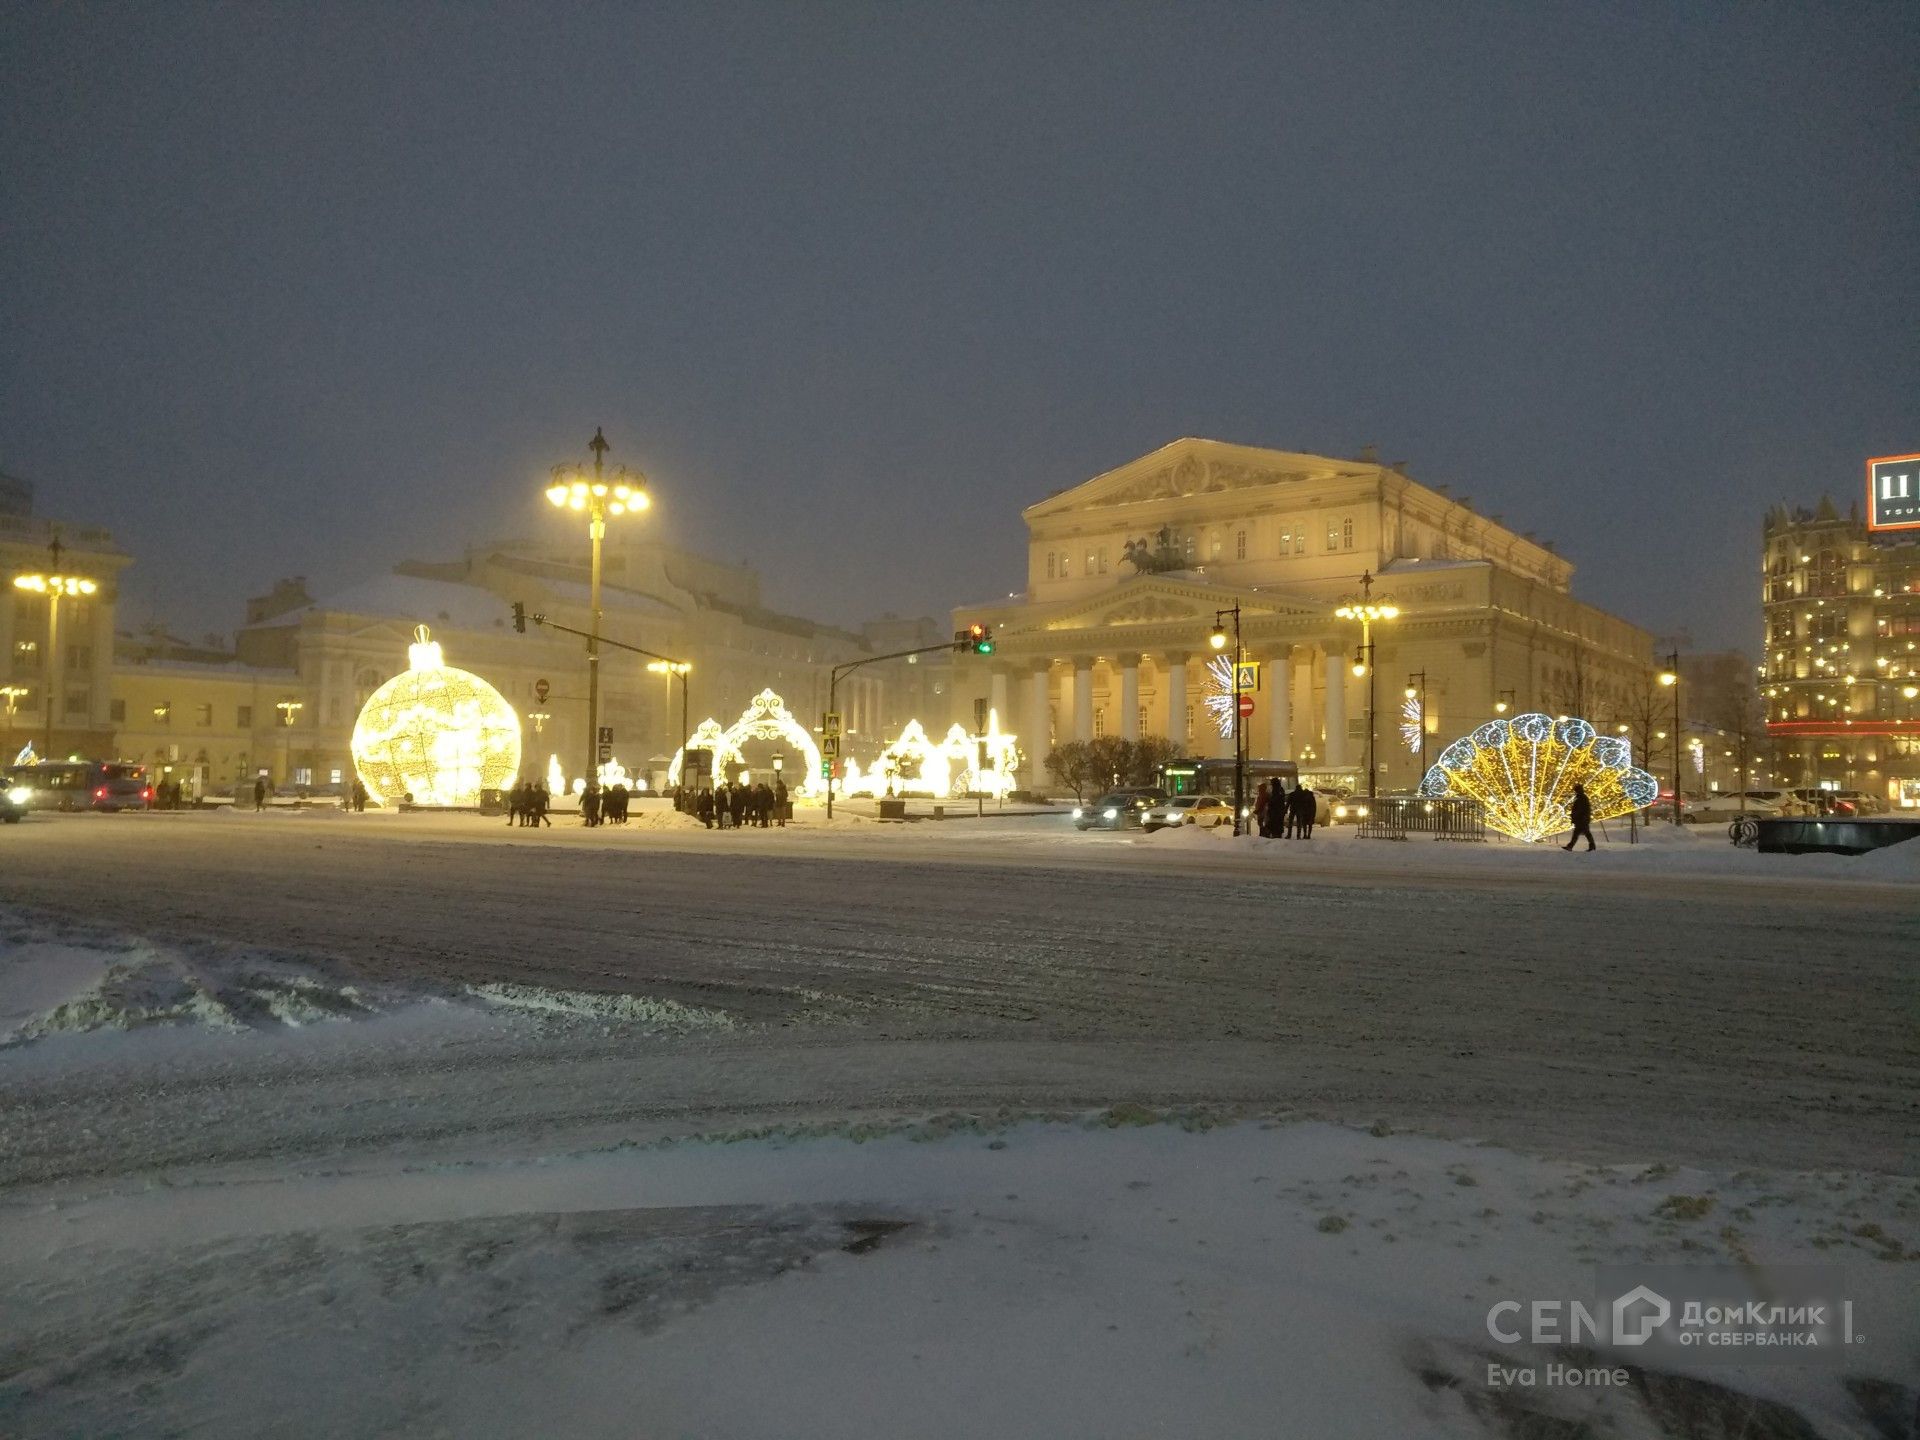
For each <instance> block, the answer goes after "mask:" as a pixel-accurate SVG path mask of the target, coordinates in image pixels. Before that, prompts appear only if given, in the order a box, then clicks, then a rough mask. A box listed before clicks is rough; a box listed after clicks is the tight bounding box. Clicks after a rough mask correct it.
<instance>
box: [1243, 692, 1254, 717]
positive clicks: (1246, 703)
mask: <svg viewBox="0 0 1920 1440" xmlns="http://www.w3.org/2000/svg"><path fill="white" fill-rule="evenodd" d="M1251 714H1253V696H1251V695H1242V696H1241V697H1240V718H1241V719H1242V720H1244V719H1246V718H1247V716H1249V715H1251Z"/></svg>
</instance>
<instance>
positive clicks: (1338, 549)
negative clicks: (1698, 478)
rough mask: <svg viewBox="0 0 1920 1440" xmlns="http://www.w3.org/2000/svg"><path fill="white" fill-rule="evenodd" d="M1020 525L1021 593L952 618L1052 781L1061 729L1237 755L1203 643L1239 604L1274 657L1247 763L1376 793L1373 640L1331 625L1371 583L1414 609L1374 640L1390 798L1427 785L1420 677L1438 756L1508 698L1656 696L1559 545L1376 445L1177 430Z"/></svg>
mask: <svg viewBox="0 0 1920 1440" xmlns="http://www.w3.org/2000/svg"><path fill="white" fill-rule="evenodd" d="M1023 518H1024V520H1025V521H1026V525H1027V552H1028V553H1027V586H1026V590H1025V592H1024V593H1023V594H1021V595H1019V596H1016V597H1014V598H1012V599H1010V600H1007V601H1005V602H998V603H989V604H984V605H972V606H965V607H962V608H961V609H959V610H956V611H955V613H954V622H955V626H956V627H958V626H961V625H965V624H969V623H972V622H974V621H979V622H982V623H985V624H988V625H991V626H993V627H994V632H995V639H996V641H997V643H998V648H997V651H996V654H995V656H994V660H993V663H992V664H991V665H990V666H986V665H964V666H961V667H959V668H958V669H956V671H955V672H954V673H955V681H956V684H958V685H960V686H962V687H963V693H962V695H961V697H960V699H961V705H960V707H959V708H958V709H957V710H956V713H965V712H966V709H967V702H968V701H969V700H970V699H972V698H973V697H974V696H976V695H979V696H984V697H985V698H986V699H987V700H988V702H989V704H990V705H992V706H993V707H994V708H995V709H996V710H997V711H998V713H999V714H1001V715H1002V716H1006V717H1010V718H1009V724H1008V728H1009V729H1011V730H1013V731H1015V732H1016V733H1018V734H1019V735H1020V737H1021V747H1022V748H1023V749H1025V750H1027V751H1028V752H1029V753H1030V754H1031V755H1032V756H1033V757H1034V768H1033V771H1032V776H1033V783H1035V784H1037V785H1040V786H1044V785H1045V784H1046V783H1047V782H1046V780H1045V778H1044V771H1043V770H1041V769H1039V765H1040V762H1041V761H1042V760H1043V759H1044V757H1045V755H1046V753H1047V751H1048V749H1049V748H1050V745H1052V744H1057V743H1059V742H1060V741H1063V740H1070V739H1092V738H1094V737H1095V736H1099V735H1119V736H1122V737H1126V738H1134V737H1138V736H1140V735H1143V734H1155V735H1163V736H1166V737H1168V738H1169V739H1171V740H1172V741H1173V742H1174V744H1175V746H1176V747H1177V748H1178V749H1180V750H1182V751H1185V752H1187V753H1192V754H1200V755H1219V756H1224V755H1228V754H1230V753H1231V749H1232V742H1231V740H1230V739H1228V738H1225V737H1223V736H1221V735H1220V733H1219V732H1218V729H1217V728H1216V727H1215V726H1213V725H1212V724H1210V723H1209V716H1208V710H1207V705H1206V695H1207V687H1208V685H1209V683H1210V681H1209V675H1208V671H1207V662H1208V660H1209V659H1211V658H1212V656H1211V652H1210V651H1209V649H1208V643H1207V640H1208V634H1209V632H1210V631H1211V629H1212V625H1213V617H1214V613H1215V611H1216V610H1222V609H1226V608H1228V607H1230V606H1232V605H1234V604H1236V603H1237V604H1238V605H1239V606H1240V608H1241V625H1242V634H1243V637H1244V639H1245V643H1246V646H1247V649H1248V652H1249V656H1250V658H1252V659H1254V660H1256V661H1258V662H1260V664H1261V674H1260V681H1259V688H1258V689H1257V690H1256V691H1255V693H1254V714H1253V716H1252V717H1251V718H1250V719H1249V721H1248V722H1247V723H1248V724H1249V726H1250V727H1251V731H1250V733H1251V735H1252V741H1251V744H1250V751H1251V753H1252V754H1253V755H1254V756H1256V757H1263V758H1271V759H1290V760H1294V761H1295V762H1297V763H1298V764H1300V766H1301V768H1302V770H1303V771H1305V772H1307V773H1309V774H1312V775H1317V776H1319V777H1321V779H1322V780H1323V782H1325V783H1331V784H1344V785H1354V786H1359V785H1363V784H1364V782H1365V776H1364V773H1363V772H1362V771H1361V768H1360V767H1362V766H1363V765H1364V764H1365V754H1366V748H1367V720H1366V712H1367V696H1368V684H1367V680H1366V679H1365V678H1363V677H1361V676H1356V675H1355V674H1354V673H1353V670H1354V667H1353V661H1354V658H1355V651H1356V649H1357V647H1358V646H1359V645H1360V643H1361V631H1360V626H1359V625H1358V624H1357V623H1353V622H1349V621H1346V620H1343V619H1341V618H1340V617H1339V616H1338V614H1337V613H1336V612H1337V611H1338V609H1339V608H1340V607H1341V605H1342V604H1343V603H1345V602H1347V601H1349V600H1352V599H1354V598H1356V597H1358V596H1359V595H1360V593H1361V590H1362V588H1363V583H1364V584H1366V585H1367V586H1368V587H1369V589H1370V596H1371V599H1372V600H1374V601H1376V602H1380V603H1383V604H1391V605H1393V606H1395V607H1397V609H1398V611H1399V613H1398V615H1397V616H1396V617H1395V618H1394V619H1392V620H1391V621H1386V622H1382V623H1378V624H1375V625H1374V626H1373V627H1372V641H1373V644H1374V647H1375V649H1374V663H1375V667H1376V673H1375V676H1374V679H1375V685H1374V692H1373V693H1374V696H1375V700H1374V707H1375V714H1376V725H1375V732H1376V737H1377V738H1376V740H1375V747H1374V748H1375V763H1376V764H1377V766H1378V767H1379V774H1378V776H1377V779H1378V785H1379V788H1381V789H1383V790H1384V789H1411V788H1413V786H1415V785H1416V784H1418V783H1419V780H1420V758H1419V753H1418V750H1417V749H1409V747H1408V746H1406V745H1405V744H1403V743H1402V742H1401V737H1400V734H1399V728H1398V727H1399V723H1400V718H1401V706H1402V700H1403V691H1404V688H1405V686H1406V684H1407V678H1408V676H1409V675H1411V674H1413V673H1414V672H1420V671H1424V672H1425V675H1426V684H1425V714H1424V720H1425V724H1426V725H1427V727H1428V734H1429V737H1430V738H1429V744H1430V748H1433V749H1436V750H1437V746H1438V745H1439V744H1444V743H1446V741H1447V740H1449V739H1451V738H1452V737H1454V736H1456V735H1459V734H1462V733H1463V732H1465V731H1468V730H1471V729H1472V728H1473V727H1474V726H1476V725H1478V724H1480V723H1482V722H1483V721H1486V720H1489V719H1492V718H1494V717H1495V716H1496V715H1497V714H1500V713H1502V711H1501V708H1500V707H1502V706H1505V707H1506V711H1507V713H1510V714H1513V715H1518V714H1520V713H1522V712H1524V711H1547V712H1549V713H1551V714H1554V715H1558V714H1562V713H1567V714H1573V715H1578V716H1584V717H1585V718H1587V719H1588V720H1590V721H1592V722H1594V723H1595V724H1596V725H1611V724H1612V723H1613V722H1616V721H1624V719H1625V711H1626V709H1627V706H1628V702H1629V698H1630V697H1631V696H1632V695H1633V694H1634V693H1636V692H1641V691H1644V690H1645V688H1646V685H1647V684H1648V676H1649V673H1650V669H1651V666H1650V661H1651V656H1652V649H1653V642H1652V637H1651V636H1649V635H1648V634H1647V633H1646V632H1645V631H1643V630H1641V629H1639V628H1638V627H1637V626H1634V625H1632V624H1630V623H1628V622H1627V621H1625V620H1621V619H1618V618H1617V617H1615V616H1613V615H1609V614H1607V613H1606V612H1604V611H1602V610H1599V609H1597V608H1595V607H1594V606H1591V605H1588V604H1585V603H1583V602H1581V601H1579V600H1577V599H1575V598H1574V597H1573V595H1572V593H1571V589H1570V586H1571V582H1572V577H1573V564H1572V562H1571V561H1569V560H1567V559H1566V558H1565V557H1563V556H1561V555H1559V554H1557V553H1555V551H1554V548H1553V546H1552V545H1551V544H1549V543H1546V542H1542V541H1539V540H1536V539H1534V538H1533V537H1531V536H1529V535H1526V534H1523V533H1520V532H1518V531H1515V530H1511V529H1509V528H1507V526H1505V525H1504V524H1502V523H1501V521H1500V519H1499V518H1498V517H1489V516H1486V515H1482V514H1480V513H1479V512H1477V511H1476V510H1474V509H1473V508H1472V506H1471V505H1470V504H1469V503H1468V501H1467V499H1465V498H1456V497H1455V496H1453V495H1452V494H1450V493H1449V492H1448V490H1447V489H1446V488H1445V487H1443V486H1436V485H1427V484H1423V483H1421V482H1419V481H1417V480H1414V479H1413V478H1411V477H1410V476H1409V475H1407V474H1406V473H1405V471H1404V469H1403V468H1401V467H1398V466H1394V465H1386V464H1382V463H1380V462H1379V461H1377V460H1375V459H1373V458H1372V457H1371V456H1363V457H1361V458H1358V459H1351V460H1348V459H1339V458H1335V457H1330V456H1324V455H1310V454H1301V453H1295V452H1290V451H1279V450H1266V449H1258V448H1254V447H1250V446H1244V445H1229V444H1223V443H1221V442H1219V441H1212V440H1199V439H1185V440H1177V441H1175V442H1174V443H1172V444H1171V445H1167V446H1165V447H1163V448H1161V449H1159V450H1156V451H1154V452H1152V453H1151V454H1148V455H1143V456H1141V457H1139V458H1138V459H1136V460H1132V461H1129V462H1128V463H1127V464H1125V465H1122V466H1120V467H1119V468H1118V469H1115V470H1111V471H1108V472H1107V473H1105V474H1103V475H1098V476H1095V477H1094V478H1093V479H1091V480H1088V481H1086V482H1084V483H1082V484H1079V485H1076V486H1074V487H1072V488H1071V489H1068V490H1064V491H1061V492H1059V493H1057V494H1055V495H1052V496H1049V497H1048V498H1047V499H1044V500H1042V501H1040V502H1039V503H1038V504H1036V505H1033V506H1030V507H1029V508H1028V509H1027V510H1026V511H1025V512H1024V513H1023ZM1363 576H1364V577H1367V578H1366V580H1365V581H1364V582H1363Z"/></svg>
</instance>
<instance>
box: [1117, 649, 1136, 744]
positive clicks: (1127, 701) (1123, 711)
mask: <svg viewBox="0 0 1920 1440" xmlns="http://www.w3.org/2000/svg"><path fill="white" fill-rule="evenodd" d="M1120 737H1121V738H1122V739H1123V740H1138V739H1139V738H1140V657H1139V656H1138V655H1124V656H1122V657H1121V659H1120Z"/></svg>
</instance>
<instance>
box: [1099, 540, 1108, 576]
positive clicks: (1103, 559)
mask: <svg viewBox="0 0 1920 1440" xmlns="http://www.w3.org/2000/svg"><path fill="white" fill-rule="evenodd" d="M1100 573H1101V574H1102V575H1104V574H1106V573H1107V547H1106V546H1104V545H1102V546H1101V547H1100Z"/></svg>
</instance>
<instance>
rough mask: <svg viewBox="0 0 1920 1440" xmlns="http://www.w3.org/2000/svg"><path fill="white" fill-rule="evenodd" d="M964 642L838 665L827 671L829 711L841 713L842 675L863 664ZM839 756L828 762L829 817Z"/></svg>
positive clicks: (927, 652)
mask: <svg viewBox="0 0 1920 1440" xmlns="http://www.w3.org/2000/svg"><path fill="white" fill-rule="evenodd" d="M961 648H962V644H961V642H960V641H958V640H948V641H946V642H945V643H943V644H940V645H919V646H916V647H915V648H913V649H911V650H895V651H892V652H891V653H889V654H886V655H865V656H862V657H861V658H860V659H858V660H849V661H847V662H846V663H845V664H844V665H836V666H834V667H833V669H832V670H830V671H828V672H827V713H828V714H829V715H838V714H839V713H840V677H841V676H842V675H851V674H852V673H853V672H854V671H856V670H858V669H859V668H860V667H861V666H863V665H878V664H879V663H880V662H881V661H882V660H904V659H906V658H907V657H908V656H909V655H932V654H935V653H937V652H939V651H941V650H959V649H961ZM838 759H839V757H838V756H835V757H834V759H833V760H829V761H828V762H827V819H829V820H831V819H833V782H834V780H835V779H836V778H837V777H836V776H835V775H834V773H833V770H834V765H835V764H836V763H837V761H838Z"/></svg>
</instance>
